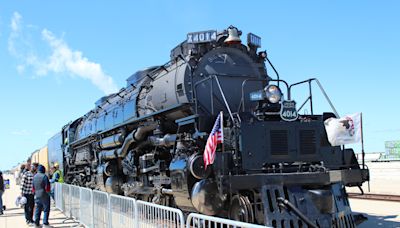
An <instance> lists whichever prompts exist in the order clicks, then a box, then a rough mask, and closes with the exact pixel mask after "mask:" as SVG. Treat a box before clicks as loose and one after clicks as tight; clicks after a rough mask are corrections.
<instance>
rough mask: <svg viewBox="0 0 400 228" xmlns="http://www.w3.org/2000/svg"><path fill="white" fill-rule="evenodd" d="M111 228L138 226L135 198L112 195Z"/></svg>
mask: <svg viewBox="0 0 400 228" xmlns="http://www.w3.org/2000/svg"><path fill="white" fill-rule="evenodd" d="M109 196H110V201H109V203H110V211H109V212H110V215H109V216H110V220H111V222H110V227H135V225H136V224H137V220H136V218H137V216H136V201H135V199H134V198H128V197H124V196H118V195H114V194H110V195H109Z"/></svg>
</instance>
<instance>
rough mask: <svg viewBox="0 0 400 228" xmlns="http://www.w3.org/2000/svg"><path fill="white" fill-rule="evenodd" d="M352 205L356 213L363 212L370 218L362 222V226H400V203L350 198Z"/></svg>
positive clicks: (369, 227) (363, 227)
mask: <svg viewBox="0 0 400 228" xmlns="http://www.w3.org/2000/svg"><path fill="white" fill-rule="evenodd" d="M350 205H351V208H352V210H353V212H355V213H362V214H364V215H365V216H366V217H368V220H367V221H365V222H363V223H362V224H360V225H359V226H358V227H360V228H375V227H377V228H379V227H382V228H383V227H399V228H400V203H398V202H387V201H375V200H361V199H350Z"/></svg>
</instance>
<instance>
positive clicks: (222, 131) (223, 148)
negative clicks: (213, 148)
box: [219, 111, 225, 152]
mask: <svg viewBox="0 0 400 228" xmlns="http://www.w3.org/2000/svg"><path fill="white" fill-rule="evenodd" d="M219 114H220V116H221V118H220V121H221V122H220V124H221V136H222V152H225V147H224V112H223V111H221V112H220V113H219Z"/></svg>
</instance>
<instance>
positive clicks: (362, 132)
mask: <svg viewBox="0 0 400 228" xmlns="http://www.w3.org/2000/svg"><path fill="white" fill-rule="evenodd" d="M360 122H361V157H362V168H363V169H365V151H364V128H363V118H362V112H361V113H360Z"/></svg>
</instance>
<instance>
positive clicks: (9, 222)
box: [0, 176, 79, 228]
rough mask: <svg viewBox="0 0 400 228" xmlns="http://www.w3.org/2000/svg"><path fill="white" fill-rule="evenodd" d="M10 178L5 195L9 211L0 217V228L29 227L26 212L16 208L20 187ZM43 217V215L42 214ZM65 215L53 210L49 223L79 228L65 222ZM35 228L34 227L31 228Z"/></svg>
mask: <svg viewBox="0 0 400 228" xmlns="http://www.w3.org/2000/svg"><path fill="white" fill-rule="evenodd" d="M7 178H9V179H10V181H11V186H10V187H11V188H10V189H7V190H6V192H5V193H4V195H3V203H4V205H6V207H7V210H6V211H5V212H4V215H0V227H1V228H20V227H29V226H28V225H26V223H25V217H24V210H23V209H21V208H17V207H16V206H15V199H16V198H17V196H18V195H19V194H20V191H19V186H17V185H15V181H14V179H11V177H10V176H5V179H7ZM42 217H43V214H42ZM65 219H66V217H65V215H64V214H63V213H61V212H60V211H58V210H57V209H55V208H54V207H52V208H51V212H50V218H49V223H50V225H51V226H54V227H77V226H78V225H79V224H78V223H76V222H73V221H71V220H68V221H65V222H64V220H65ZM31 227H33V226H31Z"/></svg>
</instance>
